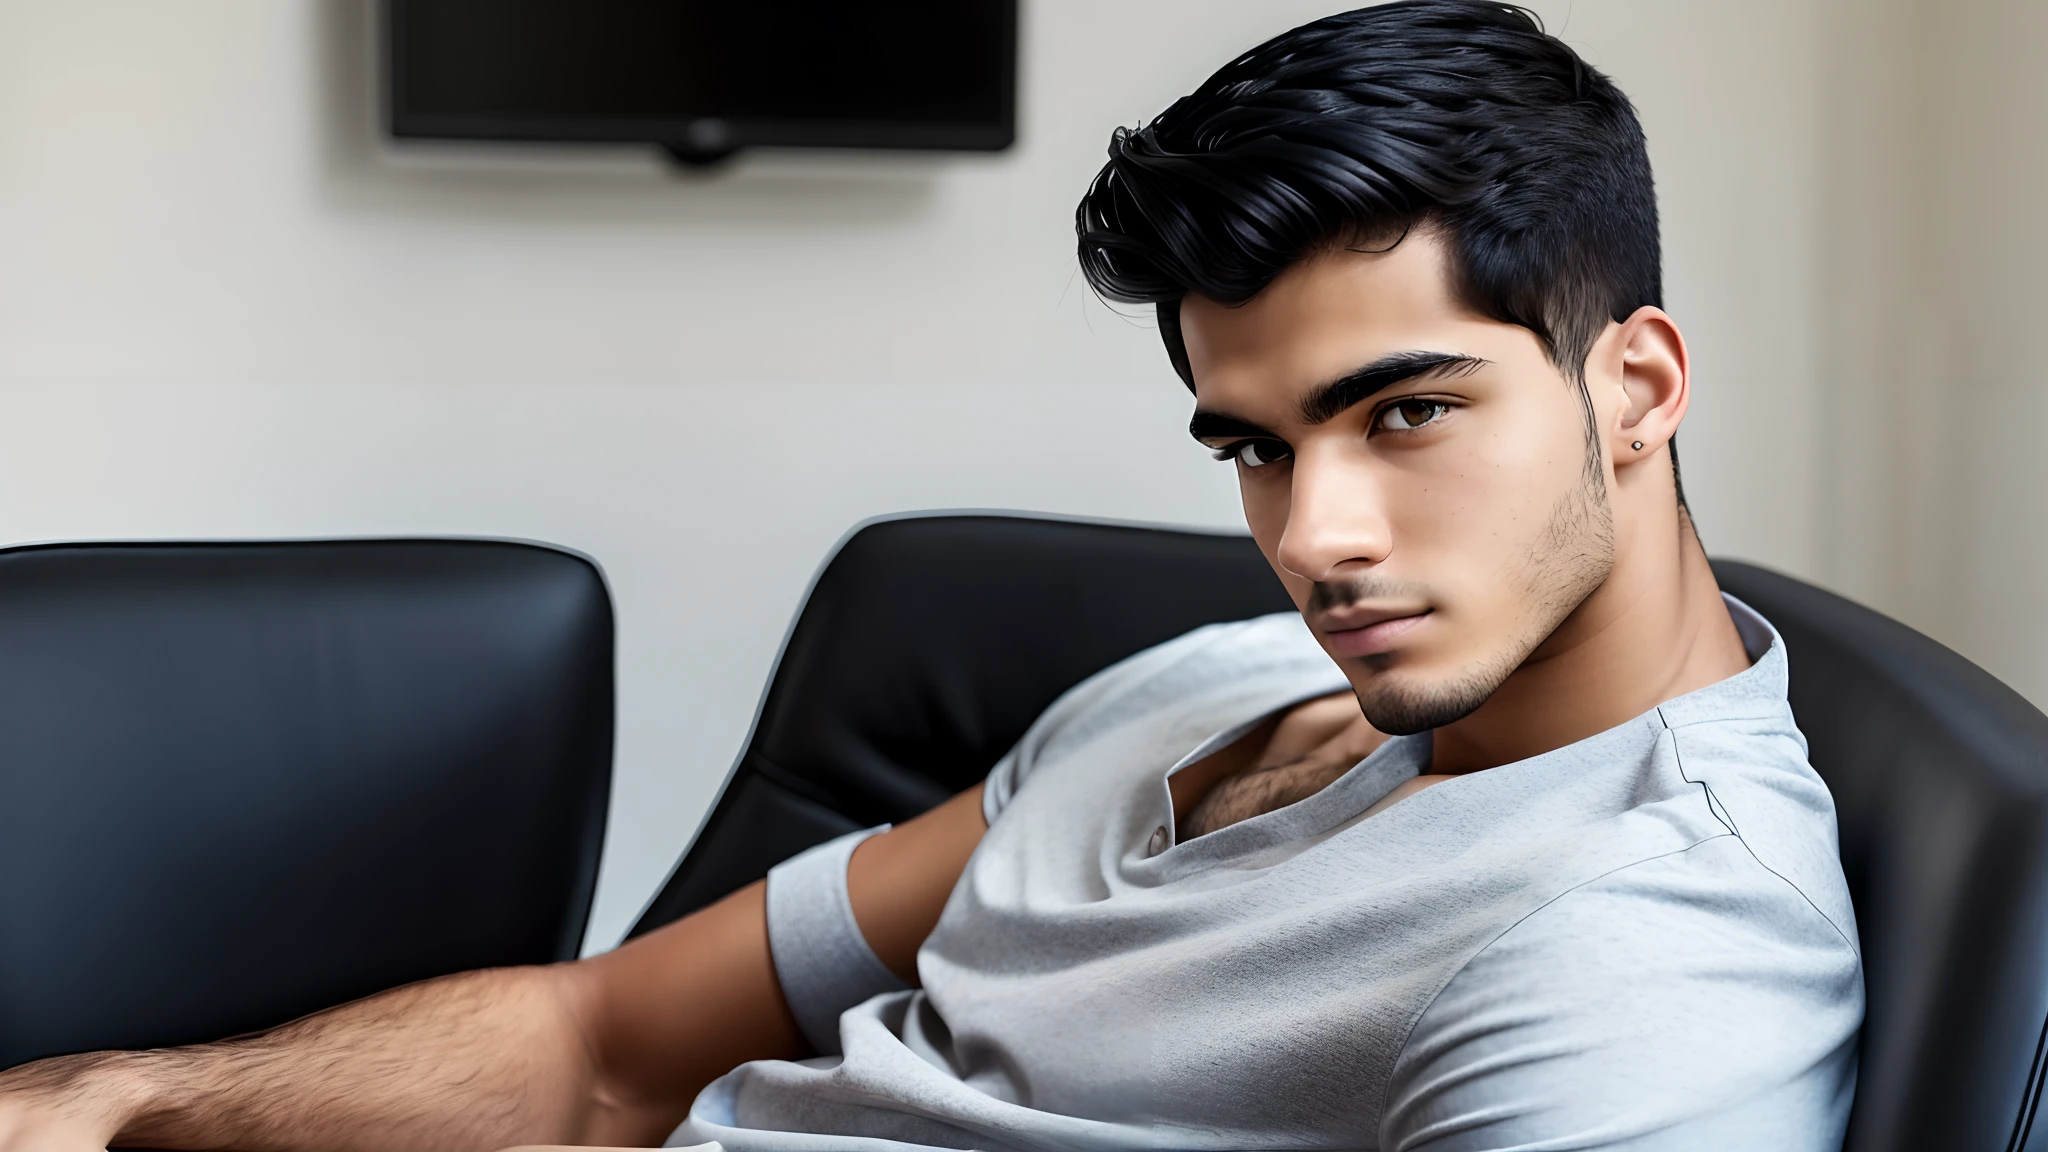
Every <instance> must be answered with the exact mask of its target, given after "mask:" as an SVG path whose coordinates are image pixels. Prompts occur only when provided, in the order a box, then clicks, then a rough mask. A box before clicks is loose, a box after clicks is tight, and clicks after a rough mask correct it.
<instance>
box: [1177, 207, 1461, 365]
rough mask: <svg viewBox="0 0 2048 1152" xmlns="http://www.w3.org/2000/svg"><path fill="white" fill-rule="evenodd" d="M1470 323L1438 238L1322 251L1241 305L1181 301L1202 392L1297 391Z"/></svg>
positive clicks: (1446, 337)
mask: <svg viewBox="0 0 2048 1152" xmlns="http://www.w3.org/2000/svg"><path fill="white" fill-rule="evenodd" d="M1471 319H1473V317H1471V315H1470V313H1469V312H1468V311H1467V310H1466V309H1465V308H1464V307H1463V306H1462V305H1461V304H1460V303H1459V302H1458V301H1457V300H1456V299H1455V297H1454V296H1453V295H1452V293H1451V292H1450V290H1449V287H1448V284H1447V283H1446V281H1445V277H1444V274H1443V268H1442V261H1441V254H1440V250H1439V249H1438V248H1437V246H1436V244H1435V243H1434V241H1432V240H1430V239H1428V238H1426V237H1423V236H1411V237H1410V238H1409V239H1408V240H1406V241H1404V242H1403V243H1401V244H1400V245H1397V246H1396V247H1394V248H1392V249H1389V250H1386V251H1380V252H1363V251H1351V250H1335V251H1329V252H1323V253H1318V254H1316V255H1314V256H1311V257H1309V258H1307V259H1304V260H1302V261H1300V262H1298V263H1296V264H1295V265H1293V266H1292V267H1290V268H1288V269H1287V271H1286V272H1283V273H1282V274H1281V275H1280V276H1279V277H1278V278H1277V279H1275V280H1274V281H1273V283H1271V284H1269V285H1267V287H1266V288H1265V290H1264V291H1262V292H1260V293H1259V294H1258V295H1257V296H1254V297H1253V298H1252V299H1250V300H1248V301H1246V302H1244V303H1242V304H1235V305H1229V304H1219V303H1217V302H1216V301H1213V300H1209V299H1206V298H1203V297H1200V296H1190V297H1188V298H1187V299H1186V300H1183V301H1182V302H1181V308H1180V326H1181V336H1182V339H1183V341H1184V342H1185V344H1186V346H1187V351H1188V362H1189V366H1190V367H1191V368H1192V369H1193V370H1194V376H1195V381H1196V394H1197V395H1198V396H1204V395H1206V394H1209V393H1224V392H1228V393H1232V394H1236V393H1240V392H1243V393H1246V395H1247V398H1250V396H1252V395H1261V396H1268V397H1270V396H1272V395H1274V394H1275V393H1283V394H1285V393H1296V392H1300V391H1304V390H1306V389H1309V388H1312V387H1315V386H1317V385H1319V384H1322V383H1325V382H1327V381H1329V380H1331V379H1333V378H1335V377H1337V376H1340V375H1342V374H1344V373H1346V372H1349V371H1351V370H1353V369H1355V368H1357V367H1358V366H1360V365H1362V364H1365V363H1369V362H1371V361H1373V360H1375V359H1377V358H1379V357H1381V356H1386V355H1389V354H1393V353H1397V352H1402V351H1406V350H1410V349H1415V348H1428V347H1438V346H1443V345H1445V344H1446V343H1447V342H1448V341H1450V340H1451V339H1453V333H1454V330H1455V329H1456V328H1458V327H1460V326H1461V325H1460V323H1459V322H1460V321H1469V320H1471Z"/></svg>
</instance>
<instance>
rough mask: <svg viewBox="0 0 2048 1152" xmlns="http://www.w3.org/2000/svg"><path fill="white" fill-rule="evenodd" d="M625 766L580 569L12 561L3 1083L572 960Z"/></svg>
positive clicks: (0, 610) (607, 625)
mask: <svg viewBox="0 0 2048 1152" xmlns="http://www.w3.org/2000/svg"><path fill="white" fill-rule="evenodd" d="M611 752H612V612H611V605H610V599H609V597H608V595H607V593H606V591H605V587H604V582H603V579H602V577H601V576H600V575H599V573H598V571H597V570H596V568H595V567H594V566H593V565H592V564H591V563H590V562H589V561H587V560H585V559H583V558H581V557H578V556H575V555H573V554H570V553H567V552H563V551H560V550H557V549H552V548H546V547H539V546H533V545H523V544H512V543H494V542H483V541H433V540H387V541H354V542H331V543H259V544H139V545H121V544H91V545H62V546H40V547H29V548H13V549H7V550H4V551H0V1067H7V1066H10V1065H13V1064H16V1063H19V1062H22V1061H25V1060H28V1059H31V1058H35V1057H39V1056H45V1055H51V1054H55V1053H60V1052H76V1051H83V1050H89V1049H97V1048H109V1047H122V1048H134V1047H153V1046H160V1045H166V1044H176V1043H185V1042H192V1041H201V1040H210V1039H217V1038H219V1037H222V1036H226V1035H231V1034H235V1033H240V1032H245V1031H249V1030H253V1029H257V1028H262V1027H266V1026H269V1025H273V1024H277V1023H280V1022H282V1021H285V1020H288V1019H291V1018H293V1017H295V1016H299V1015H302V1014H304V1013H306V1012H310V1011H313V1010H316V1009H319V1008H324V1007H328V1006H330V1005H333V1004H338V1003H341V1002H343V1001H345V1000H349V999H353V998H355V997H358V996H362V995H364V994H367V993H370V992H375V991H378V990H380V989H384V988H389V987H392V986H394V985H397V984H402V983H405V982H408V981H412V980H418V979H422V978H425V977H430V976H435V975H440V974H443V973H447V972H453V971H457V970H461V969H467V968H476V967H484V966H490V965H502V964H519V963H534V962H545V961H552V960H560V959H565V958H568V957H572V956H574V955H575V954H576V953H577V951H578V949H579V947H580V944H581V940H582V936H583V931H584V926H585V921H586V918H587V916H588V913H589V910H590V902H591V894H592V891H593V888H594V885H595V880H596V875H597V864H598V852H599V849H600V847H601V843H602V838H603V831H604V820H605V813H606V804H607V801H608V796H609V791H610V780H611Z"/></svg>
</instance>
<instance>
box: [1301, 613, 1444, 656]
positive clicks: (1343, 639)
mask: <svg viewBox="0 0 2048 1152" xmlns="http://www.w3.org/2000/svg"><path fill="white" fill-rule="evenodd" d="M1429 614H1430V610H1429V609H1427V608H1424V609H1421V610H1420V611H1417V610H1415V609H1409V608H1402V609H1389V610H1381V611H1373V610H1359V609H1354V610H1339V611H1335V612H1326V613H1323V614H1322V616H1321V618H1319V619H1318V620H1317V621H1316V630H1317V631H1319V632H1321V633H1322V634H1323V639H1324V640H1325V641H1326V642H1327V643H1328V644H1329V646H1330V652H1331V653H1332V654H1333V655H1337V656H1377V655H1379V654H1381V653H1383V652H1389V651H1392V650H1393V647H1394V645H1395V644H1397V643H1399V642H1400V639H1401V637H1403V636H1405V635H1407V634H1408V632H1409V631H1410V630H1412V629H1413V628H1415V626H1416V625H1418V624H1421V623H1422V622H1423V621H1424V620H1427V619H1429Z"/></svg>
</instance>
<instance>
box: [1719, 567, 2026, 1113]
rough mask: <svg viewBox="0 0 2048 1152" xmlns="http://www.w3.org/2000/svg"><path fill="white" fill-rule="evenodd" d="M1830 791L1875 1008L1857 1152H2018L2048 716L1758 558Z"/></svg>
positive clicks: (1896, 627)
mask: <svg viewBox="0 0 2048 1152" xmlns="http://www.w3.org/2000/svg"><path fill="white" fill-rule="evenodd" d="M1714 571H1715V574H1716V576H1717V577H1718V578H1719V579H1720V582H1721V586H1722V587H1723V588H1724V589H1726V590H1727V591H1728V592H1729V593H1731V594H1732V595H1735V596H1737V597H1739V598H1741V599H1742V600H1743V601H1744V602H1746V603H1748V604H1749V605H1750V606H1751V607H1754V608H1755V609H1756V610H1757V611H1759V612H1761V613H1763V614H1764V616H1765V617H1766V618H1767V619H1769V620H1770V621H1771V622H1772V623H1773V624H1775V625H1777V627H1778V631H1779V633H1780V634H1782V635H1783V636H1784V637H1785V650H1786V654H1787V655H1788V656H1789V657H1790V661H1791V671H1792V713H1793V716H1794V717H1795V718H1796V719H1797V720H1798V721H1799V727H1800V730H1801V731H1803V732H1804V733H1805V734H1806V737H1807V741H1808V743H1809V745H1810V751H1809V759H1810V760H1811V761H1812V763H1813V766H1814V769H1815V770H1816V771H1818V772H1819V773H1820V774H1821V776H1822V777H1823V778H1824V779H1825V780H1826V781H1827V783H1828V790H1829V791H1830V792H1832V793H1833V794H1834V797H1835V809H1836V814H1837V818H1838V821H1839V824H1840V828H1841V841H1842V868H1843V871H1844V872H1845V873H1846V874H1847V876H1848V879H1849V891H1850V895H1851V896H1852V897H1853V898H1854V900H1855V903H1856V922H1857V929H1858V932H1859V933H1860V935H1861V937H1862V943H1863V975H1864V985H1865V994H1866V996H1867V1003H1868V1012H1867V1015H1866V1017H1865V1021H1864V1026H1863V1038H1862V1063H1861V1071H1860V1073H1859V1079H1858V1085H1857V1090H1856V1108H1855V1114H1854V1117H1853V1119H1852V1120H1851V1123H1850V1129H1849V1140H1848V1144H1847V1148H1848V1150H1849V1152H1907V1150H1909V1149H1910V1150H1919V1149H1930V1148H1940V1149H1944V1150H1950V1149H1953V1150H1956V1152H2021V1150H2023V1149H2037V1150H2038V1149H2041V1148H2044V1147H2048V1125H2042V1124H2036V1122H2035V1111H2036V1109H2037V1107H2038V1106H2039V1103H2040V1098H2041V1084H2042V1077H2043V1074H2044V1071H2048V1069H2044V1054H2048V1049H2044V1044H2048V717H2044V716H2043V715H2042V714H2041V713H2040V712H2039V711H2038V710H2036V709H2035V708H2034V707H2033V706H2032V705H2030V704H2028V703H2027V702H2026V700H2024V699H2023V698H2021V697H2020V695H2019V694H2018V693H2016V692H2014V691H2013V690H2012V689H2010V688H2008V687H2006V686H2005V685H2004V684H2001V683H2000V682H1999V681H1998V680H1996V679H1995V678H1993V677H1992V676H1991V675H1990V674H1989V673H1987V672H1985V671H1984V670H1982V669H1980V668H1978V667H1977V666H1976V665H1974V664H1971V663H1970V662H1969V661H1967V660H1965V659H1963V658H1962V657H1961V656H1958V655H1956V654H1955V653H1954V652H1952V651H1950V650H1948V649H1947V648H1944V647H1942V646H1941V645H1939V644H1937V643H1935V642H1934V641H1932V640H1930V639H1928V638H1927V637H1925V636H1922V635H1921V634H1919V633H1918V632H1915V631H1913V630H1912V629H1910V628H1908V627H1906V626H1905V625H1903V624H1900V623H1898V622H1896V621H1894V620H1890V619H1888V618H1886V617H1884V616H1881V615H1879V614H1877V613H1875V612H1872V611H1870V610H1869V609H1867V608H1863V607H1860V606H1858V605H1856V604H1853V603H1851V602H1849V601H1847V600H1844V599H1842V598H1841V597H1839V596H1835V595H1832V594H1830V593H1827V592H1823V591H1821V590H1820V589H1818V588H1814V587H1812V586H1810V585H1807V584H1802V583H1800V582H1799V581H1797V580H1793V579H1791V578H1790V577H1787V576H1781V575H1778V574H1777V573H1774V572H1768V571H1765V570H1763V569H1760V568H1756V567H1752V566H1750V565H1746V564H1738V563H1733V562H1729V561H1720V562H1717V563H1716V564H1715V565H1714Z"/></svg>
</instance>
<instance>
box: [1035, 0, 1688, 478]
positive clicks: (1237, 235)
mask: <svg viewBox="0 0 2048 1152" xmlns="http://www.w3.org/2000/svg"><path fill="white" fill-rule="evenodd" d="M1075 227H1076V230H1077V231H1078V232H1079V234H1080V241H1081V268H1082V271H1083V272H1084V273H1085V274H1086V275H1087V277H1088V282H1089V283H1090V284H1091V285H1093V286H1094V288H1095V290H1096V291H1097V292H1098V293H1100V294H1101V295H1103V296H1104V297H1106V298H1108V299H1111V300H1116V301H1121V302H1125V303H1133V304H1155V305H1157V306H1158V311H1159V321H1160V324H1159V327H1160V333H1161V335H1162V337H1163V338H1164V339H1165V341H1166V346H1167V353H1168V355H1169V356H1170V357H1171V359H1172V360H1173V365H1174V368H1175V370H1176V371H1178V372H1179V373H1180V376H1181V379H1182V380H1183V381H1184V382H1185V383H1186V384H1187V385H1188V387H1189V388H1190V389H1192V388H1193V387H1194V377H1193V374H1192V373H1191V371H1190V370H1189V367H1188V359H1187V348H1186V345H1185V344H1184V343H1183V342H1182V340H1181V333H1180V301H1181V299H1182V298H1183V297H1184V296H1186V295H1188V294H1189V293H1195V294H1199V295H1201V296H1206V297H1208V298H1210V299H1212V300H1216V301H1218V302H1220V303H1225V304H1235V303H1242V302H1243V301H1246V300H1249V299H1251V298H1252V297H1253V296H1255V295H1257V294H1258V292H1259V291H1260V290H1261V289H1262V288H1264V287H1265V286H1266V285H1267V284H1269V283H1271V282H1272V281H1273V279H1274V278H1275V277H1277V276H1278V275H1279V274H1280V273H1281V272H1282V271H1284V270H1285V269H1286V268H1287V267H1288V266H1289V265H1291V264H1293V263H1295V262H1296V261H1298V260H1300V259H1301V258H1302V257H1304V256H1306V255H1308V254H1310V253H1311V252H1313V251H1316V250H1318V249H1320V248H1323V247H1326V246H1329V245H1331V244H1357V243H1371V244H1373V246H1375V247H1386V246H1391V245H1392V244H1396V243H1399V242H1400V239H1401V237H1403V236H1405V235H1407V234H1408V233H1409V232H1410V231H1411V230H1413V229H1416V228H1418V227H1429V228H1432V229H1435V230H1437V231H1438V232H1439V233H1440V234H1441V235H1442V236H1443V237H1444V239H1445V242H1446V248H1447V250H1448V252H1449V253H1450V261H1451V265H1452V276H1453V282H1454V284H1455V285H1456V290H1457V292H1458V294H1459V296H1460V298H1461V299H1462V300H1463V301H1464V302H1465V303H1466V304H1467V305H1468V306H1470V307H1472V308H1473V309H1474V310H1476V311H1478V312H1479V313H1480V314H1482V315H1485V316H1488V317H1491V318H1493V319H1496V320H1500V321H1504V322H1506V323H1510V324H1517V325H1520V326H1521V327H1524V328H1527V329H1529V330H1530V331H1532V332H1534V333H1535V334H1536V335H1537V336H1538V337H1539V338H1540V339H1542V341H1543V343H1544V345H1545V347H1546V348H1547V349H1548V351H1549V354H1550V357H1551V359H1552V360H1553V361H1554V362H1555V363H1556V364H1557V365H1558V366H1559V368H1560V369H1561V370H1563V371H1564V372H1565V374H1566V375H1567V376H1568V377H1570V378H1572V379H1574V380H1576V381H1578V382H1579V384H1580V386H1581V390H1582V393H1583V387H1584V371H1585V361H1586V356H1587V354H1588V353H1589V352H1591V350H1592V345H1593V342H1594V340H1596V339H1597V338H1598V337H1599V334H1600V332H1601V330H1602V329H1603V328H1604V327H1605V326H1606V322H1607V321H1608V320H1609V319H1614V320H1622V319H1625V318H1627V316H1628V315H1629V314H1630V313H1631V312H1633V311H1634V310H1635V309H1636V308H1638V307H1641V306H1643V305H1646V304H1652V305H1654V304H1660V303H1661V302H1662V297H1663V289H1662V284H1661V275H1662V274H1661V269H1660V257H1659V247H1658V238H1657V202H1656V192H1655V189H1654V187H1653V185H1652V182H1651V178H1650V161H1649V155H1648V152H1647V151H1646V149H1645V147H1644V143H1643V131H1642V126H1641V125H1640V124H1639V123H1638V122H1637V120H1636V114H1635V109H1634V108H1633V107H1632V106H1630V104H1629V102H1628V98H1627V97H1625V96H1623V95H1622V93H1621V90H1620V89H1618V88H1616V87H1615V86H1614V83H1613V81H1611V80H1609V79H1608V78H1607V77H1606V76H1603V75H1601V74H1600V73H1599V72H1598V71H1596V70H1594V69H1593V68H1592V67H1591V66H1589V65H1587V64H1586V62H1585V61H1583V60H1581V59H1579V56H1578V54H1577V53H1575V52H1573V51H1572V50H1571V48H1569V47H1568V46H1566V45H1565V43H1564V42H1563V41H1561V40H1559V39H1558V38H1557V37H1555V36H1551V35H1548V34H1547V33H1545V32H1544V30H1543V26H1542V23H1541V22H1540V21H1539V20H1538V19H1537V17H1536V16H1535V15H1534V14H1533V13H1531V12H1529V11H1528V10H1526V9H1524V8H1520V7H1517V6H1515V5H1512V4H1503V3H1492V2H1488V0H1403V2H1399V3H1392V4H1383V5H1380V6H1378V7H1373V8H1361V9H1359V10H1357V11H1354V12H1345V13H1342V14H1340V15H1336V16H1331V17H1328V18H1326V19H1323V20H1318V21H1316V22H1314V23H1312V24H1305V25H1303V26H1301V27H1299V28H1296V29H1295V30H1293V31H1292V32H1287V33H1284V34H1282V35H1280V36H1277V37H1275V38H1273V39H1272V40H1269V41H1267V42H1266V43H1264V44H1261V45H1259V46H1258V47H1257V48H1254V49H1252V50H1251V51H1249V52H1247V53H1245V54H1244V55H1242V56H1240V57H1238V58H1237V59H1235V60H1233V61H1231V62H1230V63H1229V64H1226V65H1224V66H1223V68H1222V69H1221V70H1220V71H1218V72H1217V73H1216V74H1215V75H1214V76H1211V77H1209V79H1208V80H1206V81H1204V82H1203V83H1202V85H1201V87H1199V88H1197V89H1196V90H1195V91H1194V92H1193V93H1191V94H1190V95H1188V96H1186V97H1183V98H1182V99H1180V100H1177V101H1175V102H1174V104H1173V106H1172V107H1170V108H1168V109H1167V110H1166V111H1164V112H1162V113H1160V115H1159V117H1158V118H1157V119H1156V120H1153V121H1152V122H1151V123H1150V124H1145V125H1142V126H1140V127H1137V128H1118V129H1117V130H1116V131H1115V133H1114V134H1113V135H1112V136H1111V137H1110V143H1109V163H1108V164H1107V165H1106V166H1105V167H1104V168H1103V169H1102V171H1101V173H1100V174H1098V175H1097V176H1096V177H1095V181H1094V183H1093V184H1091V185H1090V186H1089V189H1088V194H1087V196H1086V197H1084V198H1083V199H1082V201H1081V206H1080V210H1079V212H1078V213H1077V214H1076V219H1075ZM1587 403H1588V409H1587V417H1588V420H1589V428H1588V431H1589V433H1590V432H1591V431H1592V429H1591V427H1590V420H1591V415H1592V413H1591V408H1590V398H1587ZM1596 451H1597V450H1596ZM1674 462H1675V457H1674Z"/></svg>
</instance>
